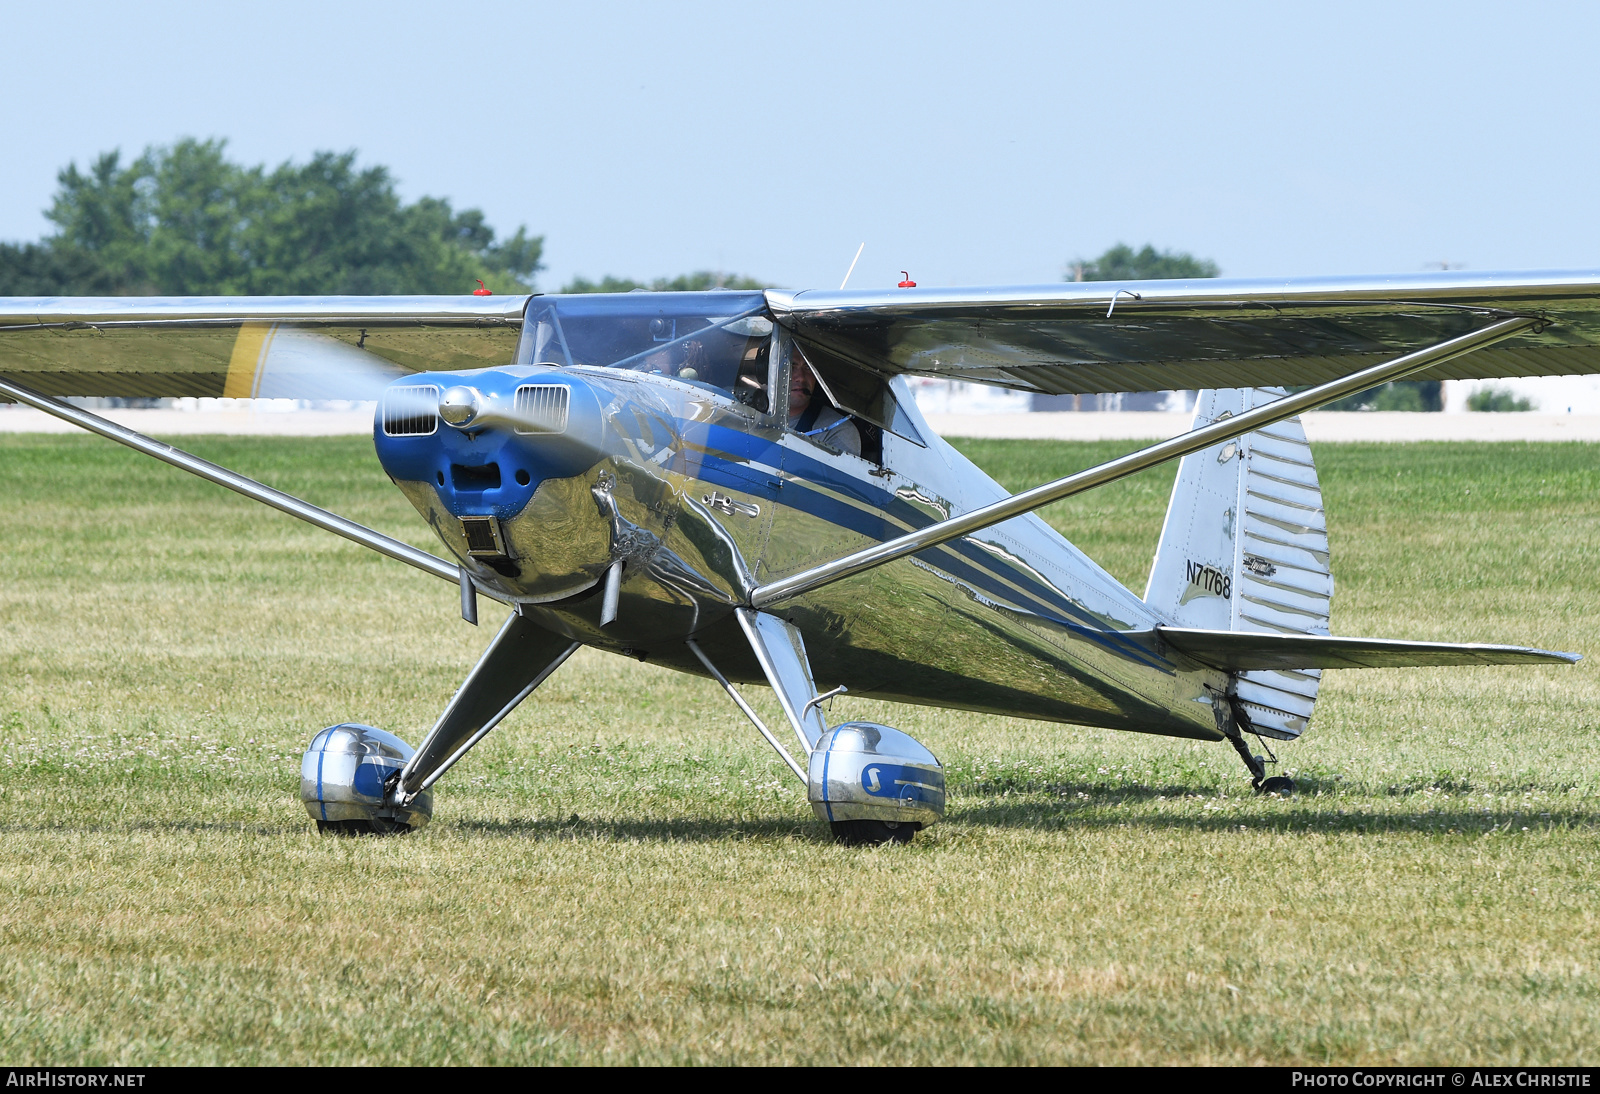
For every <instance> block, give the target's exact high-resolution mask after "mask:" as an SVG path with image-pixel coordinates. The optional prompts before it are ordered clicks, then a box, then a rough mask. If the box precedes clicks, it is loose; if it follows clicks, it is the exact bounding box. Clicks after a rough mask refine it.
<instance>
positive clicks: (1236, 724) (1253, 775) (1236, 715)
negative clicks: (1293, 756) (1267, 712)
mask: <svg viewBox="0 0 1600 1094" xmlns="http://www.w3.org/2000/svg"><path fill="white" fill-rule="evenodd" d="M1228 707H1229V713H1230V715H1231V716H1230V717H1229V718H1228V719H1227V724H1226V725H1221V726H1219V728H1221V729H1222V732H1223V734H1224V735H1226V736H1227V738H1228V743H1229V744H1231V745H1233V747H1234V750H1235V751H1236V752H1238V753H1239V758H1240V759H1241V760H1243V761H1244V765H1245V767H1247V768H1249V769H1250V785H1251V786H1253V787H1255V790H1256V793H1257V794H1281V795H1282V796H1284V797H1288V796H1289V795H1290V794H1293V793H1294V780H1293V779H1291V778H1289V777H1288V776H1287V775H1273V776H1271V777H1268V775H1267V760H1269V759H1270V760H1271V761H1272V762H1273V763H1277V762H1278V758H1277V757H1276V756H1274V755H1272V749H1270V748H1267V743H1266V742H1265V741H1261V746H1262V747H1263V748H1266V749H1267V756H1266V757H1265V758H1263V757H1261V756H1257V755H1256V754H1255V753H1253V752H1251V751H1250V746H1249V745H1247V744H1246V743H1245V740H1244V731H1247V730H1249V729H1250V722H1249V720H1248V719H1246V718H1245V716H1244V715H1243V713H1241V712H1240V711H1239V710H1238V709H1237V708H1236V707H1234V706H1233V704H1231V703H1230V704H1228ZM1218 720H1219V723H1220V722H1221V719H1220V718H1219V719H1218ZM1256 739H1257V740H1261V737H1260V735H1259V734H1258V735H1257V736H1256Z"/></svg>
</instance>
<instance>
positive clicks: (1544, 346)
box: [767, 270, 1600, 394]
mask: <svg viewBox="0 0 1600 1094" xmlns="http://www.w3.org/2000/svg"><path fill="white" fill-rule="evenodd" d="M767 300H768V305H769V306H770V307H771V309H772V311H773V313H774V316H775V317H776V318H777V319H778V321H779V322H780V323H782V324H783V325H784V326H786V327H788V328H789V329H790V330H792V331H793V332H794V334H795V336H796V337H797V339H798V340H799V341H800V343H801V345H802V346H803V348H804V349H805V351H806V353H807V355H808V356H811V357H813V358H814V359H821V360H826V359H827V358H829V357H833V358H837V359H839V360H841V361H843V362H847V363H850V364H853V365H856V366H858V367H861V368H865V369H868V370H871V371H873V372H876V373H879V374H880V375H885V376H893V375H896V374H900V373H913V374H918V375H924V376H934V377H941V378H945V379H952V380H968V381H974V382H977V383H982V384H993V385H996V386H999V387H1009V388H1016V389H1019V390H1023V391H1035V392H1042V393H1048V394H1074V393H1078V394H1091V393H1095V392H1110V391H1160V390H1175V389H1188V388H1229V387H1258V386H1278V385H1281V386H1286V387H1292V386H1297V385H1303V384H1318V383H1322V382H1325V381H1327V380H1331V379H1333V378H1334V377H1337V376H1342V375H1345V374H1348V373H1351V372H1354V371H1356V370H1357V369H1360V368H1363V367H1366V366H1368V365H1371V364H1373V363H1375V362H1377V361H1380V360H1383V359H1385V358H1388V357H1393V356H1395V355H1396V354H1399V353H1405V352H1409V351H1412V350H1417V349H1421V348H1423V347H1425V346H1430V345H1435V344H1437V343H1440V342H1443V341H1445V340H1447V339H1449V338H1453V337H1456V336H1458V335H1462V334H1465V333H1467V332H1468V331H1472V330H1475V329H1478V328H1480V327H1482V326H1484V325H1485V324H1486V323H1490V322H1493V321H1495V320H1497V319H1504V318H1507V317H1510V316H1528V315H1531V316H1538V317H1540V318H1542V319H1545V320H1547V322H1545V323H1543V324H1541V325H1540V327H1538V328H1536V329H1534V330H1532V331H1528V332H1525V333H1522V334H1520V335H1518V336H1517V337H1515V338H1512V339H1508V340H1506V341H1504V342H1502V343H1500V344H1499V345H1496V346H1492V347H1488V348H1485V349H1482V350H1480V351H1478V352H1476V353H1472V354H1469V355H1467V356H1464V357H1458V358H1456V359H1454V360H1451V361H1447V362H1443V363H1441V364H1438V365H1435V366H1433V367H1431V368H1429V369H1428V370H1426V371H1424V372H1421V373H1418V374H1416V375H1414V376H1412V377H1411V379H1421V380H1444V379H1484V378H1489V377H1509V376H1550V375H1565V374H1573V373H1594V372H1600V270H1588V271H1578V272H1554V273H1552V272H1537V271H1535V272H1525V273H1482V274H1478V273H1437V274H1429V275H1419V276H1401V277H1343V278H1318V279H1289V280H1224V279H1205V280H1192V281H1128V282H1110V281H1107V282H1084V283H1076V284H1062V285H1047V286H1040V287H1031V288H1029V287H1025V288H997V289H898V290H886V291H882V292H832V291H806V292H797V293H783V292H775V291H773V292H768V294H767Z"/></svg>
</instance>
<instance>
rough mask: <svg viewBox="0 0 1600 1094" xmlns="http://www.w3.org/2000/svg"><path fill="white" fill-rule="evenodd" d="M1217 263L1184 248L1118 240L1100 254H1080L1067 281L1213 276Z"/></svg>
mask: <svg viewBox="0 0 1600 1094" xmlns="http://www.w3.org/2000/svg"><path fill="white" fill-rule="evenodd" d="M1218 273H1219V271H1218V269H1217V264H1216V263H1215V262H1212V261H1211V260H1210V259H1208V258H1196V257H1194V256H1193V255H1191V254H1188V253H1186V252H1184V251H1158V250H1156V249H1155V248H1154V247H1152V246H1151V245H1150V244H1148V243H1146V244H1145V245H1144V249H1143V250H1141V251H1135V250H1134V249H1133V248H1132V247H1130V246H1128V245H1127V244H1126V243H1118V244H1117V245H1116V246H1115V247H1112V248H1111V249H1110V250H1108V251H1106V252H1105V253H1104V254H1102V255H1101V256H1100V257H1099V258H1088V259H1085V258H1080V259H1077V260H1076V261H1074V262H1073V263H1072V265H1071V267H1070V268H1069V272H1068V275H1067V280H1068V281H1157V280H1166V279H1170V278H1175V277H1216V276H1217V274H1218Z"/></svg>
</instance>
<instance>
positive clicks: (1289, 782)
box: [1256, 775, 1294, 798]
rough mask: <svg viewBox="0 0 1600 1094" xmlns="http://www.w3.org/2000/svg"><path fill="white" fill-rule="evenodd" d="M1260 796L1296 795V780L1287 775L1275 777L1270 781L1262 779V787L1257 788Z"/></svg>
mask: <svg viewBox="0 0 1600 1094" xmlns="http://www.w3.org/2000/svg"><path fill="white" fill-rule="evenodd" d="M1256 793H1258V794H1282V795H1283V796H1284V797H1286V798H1287V797H1288V796H1289V795H1290V794H1293V793H1294V780H1293V779H1291V778H1289V776H1287V775H1274V776H1272V778H1270V779H1262V780H1261V785H1260V786H1258V787H1256Z"/></svg>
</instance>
